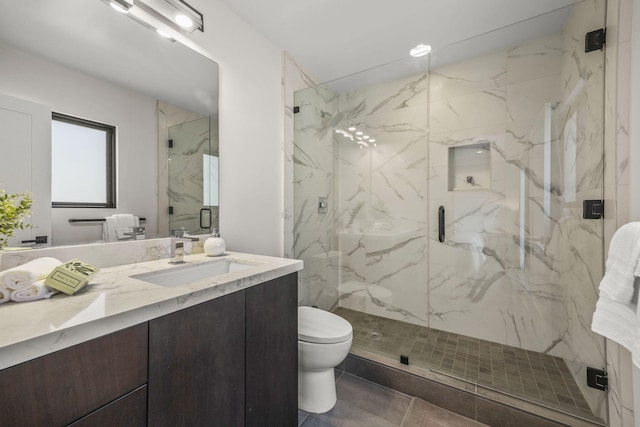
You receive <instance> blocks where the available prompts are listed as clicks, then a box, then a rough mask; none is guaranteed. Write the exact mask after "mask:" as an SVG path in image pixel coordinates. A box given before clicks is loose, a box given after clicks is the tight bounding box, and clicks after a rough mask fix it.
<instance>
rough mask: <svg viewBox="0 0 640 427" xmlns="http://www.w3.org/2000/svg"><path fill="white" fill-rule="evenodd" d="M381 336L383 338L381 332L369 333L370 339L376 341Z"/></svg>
mask: <svg viewBox="0 0 640 427" xmlns="http://www.w3.org/2000/svg"><path fill="white" fill-rule="evenodd" d="M381 336H382V334H381V333H380V332H371V333H369V338H373V339H374V340H375V339H378V338H380V337H381Z"/></svg>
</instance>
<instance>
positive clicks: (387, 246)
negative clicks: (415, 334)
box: [334, 73, 429, 326]
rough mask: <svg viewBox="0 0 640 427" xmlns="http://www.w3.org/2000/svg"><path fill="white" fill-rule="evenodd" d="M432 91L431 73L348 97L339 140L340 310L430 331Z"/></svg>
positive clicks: (341, 115) (341, 109)
mask: <svg viewBox="0 0 640 427" xmlns="http://www.w3.org/2000/svg"><path fill="white" fill-rule="evenodd" d="M428 88H429V75H428V73H425V74H418V75H414V76H411V77H407V78H403V79H399V80H395V81H392V82H388V83H384V84H380V85H376V86H370V87H367V88H364V89H359V90H354V91H350V92H347V93H345V94H342V95H341V96H340V99H339V112H338V113H337V114H336V120H335V127H336V128H337V129H339V130H342V131H345V132H347V134H346V135H345V134H344V133H334V135H335V136H334V137H335V139H336V145H335V146H336V166H337V193H338V195H337V196H338V207H337V213H336V230H337V238H338V239H337V241H338V247H339V250H340V252H341V254H342V264H341V268H340V306H342V307H347V308H351V309H355V310H360V311H365V312H369V313H372V314H377V315H381V316H385V317H390V318H393V319H397V320H404V321H408V322H411V323H415V324H420V325H425V326H426V325H427V323H428V313H427V304H426V303H427V277H426V273H427V270H426V244H427V241H426V222H425V212H426V209H427V202H428V200H427V128H428V121H427V120H428V114H427V113H428V111H427V107H428V93H429V91H428ZM350 129H353V130H350ZM358 132H362V133H363V134H362V135H361V137H363V138H364V137H365V136H367V137H369V138H368V139H363V141H364V142H363V143H362V144H359V143H358V140H357V136H358V135H357V133H358ZM352 137H353V138H354V139H353V140H352V139H351V138H352ZM372 141H374V142H372ZM365 143H366V144H367V145H363V144H365Z"/></svg>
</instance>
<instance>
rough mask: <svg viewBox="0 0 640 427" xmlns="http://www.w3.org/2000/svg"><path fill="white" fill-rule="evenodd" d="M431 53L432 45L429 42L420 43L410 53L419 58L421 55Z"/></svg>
mask: <svg viewBox="0 0 640 427" xmlns="http://www.w3.org/2000/svg"><path fill="white" fill-rule="evenodd" d="M429 53H431V46H430V45H428V44H419V45H418V46H416V47H414V48H413V49H411V50H410V51H409V55H411V56H413V57H414V58H419V57H421V56H425V55H428V54H429Z"/></svg>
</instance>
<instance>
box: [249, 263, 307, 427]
mask: <svg viewBox="0 0 640 427" xmlns="http://www.w3.org/2000/svg"><path fill="white" fill-rule="evenodd" d="M246 293H247V296H246V311H247V329H246V331H247V332H246V334H247V358H246V360H247V367H246V372H247V386H246V399H247V408H246V424H245V425H247V426H272V427H283V426H296V425H297V422H298V275H297V273H294V274H289V275H288V276H284V277H280V278H278V279H275V280H271V281H269V282H267V283H264V284H262V285H258V286H254V287H252V288H249V289H247V290H246Z"/></svg>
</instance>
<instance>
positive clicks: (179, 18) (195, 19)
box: [164, 0, 204, 33]
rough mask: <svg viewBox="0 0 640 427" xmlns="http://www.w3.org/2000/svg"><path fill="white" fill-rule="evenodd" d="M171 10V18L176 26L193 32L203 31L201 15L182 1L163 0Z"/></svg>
mask: <svg viewBox="0 0 640 427" xmlns="http://www.w3.org/2000/svg"><path fill="white" fill-rule="evenodd" d="M164 1H165V3H167V4H169V5H170V6H171V7H172V8H173V9H174V10H173V16H174V18H173V19H174V20H175V22H176V24H178V25H179V26H180V27H181V28H183V29H184V30H187V31H189V32H191V33H192V32H194V31H195V30H200V31H204V17H203V16H202V13H200V12H198V11H197V10H196V9H194V8H193V7H191V6H190V5H189V4H188V3H186V2H184V1H182V0H164Z"/></svg>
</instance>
